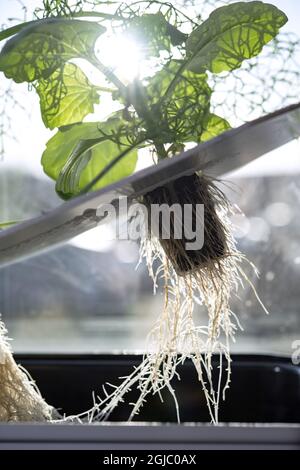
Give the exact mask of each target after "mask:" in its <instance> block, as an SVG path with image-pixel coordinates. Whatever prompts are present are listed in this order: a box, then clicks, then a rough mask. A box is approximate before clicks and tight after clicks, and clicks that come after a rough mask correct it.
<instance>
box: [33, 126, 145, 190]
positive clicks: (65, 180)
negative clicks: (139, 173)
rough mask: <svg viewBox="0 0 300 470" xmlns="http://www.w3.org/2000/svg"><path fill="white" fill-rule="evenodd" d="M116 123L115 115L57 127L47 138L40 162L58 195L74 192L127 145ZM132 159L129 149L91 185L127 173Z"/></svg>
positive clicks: (99, 185) (134, 157) (134, 156)
mask: <svg viewBox="0 0 300 470" xmlns="http://www.w3.org/2000/svg"><path fill="white" fill-rule="evenodd" d="M120 126H122V123H121V121H120V120H119V119H109V120H108V121H106V122H103V123H81V124H74V125H73V126H69V127H67V128H63V129H60V130H59V131H58V132H57V133H56V134H55V135H54V136H53V137H52V138H51V139H50V140H49V141H48V143H47V147H46V150H45V151H44V153H43V156H42V165H43V168H44V171H45V173H47V174H48V175H49V176H50V177H51V178H53V179H54V180H56V182H57V186H56V189H57V192H58V193H59V194H60V195H61V196H63V197H65V198H68V197H71V196H74V195H76V194H78V193H79V192H80V191H81V190H82V189H83V188H84V187H85V186H86V185H87V184H88V183H89V182H90V181H91V180H92V179H93V178H94V177H95V176H97V175H98V174H99V173H100V172H101V170H103V169H104V168H105V167H106V166H107V165H108V164H109V163H110V162H111V161H112V160H113V159H114V158H116V157H117V156H118V155H119V154H120V153H121V152H123V151H124V150H126V149H129V148H130V146H131V145H130V143H129V142H128V140H127V138H126V135H125V133H123V134H122V135H119V130H120ZM110 139H112V140H110ZM114 140H115V141H114ZM116 141H118V143H117V142H116ZM136 162H137V151H136V150H131V151H130V152H129V153H128V154H126V156H124V158H123V159H122V160H121V161H120V162H118V163H117V164H116V165H115V166H114V167H113V168H112V169H111V170H110V171H109V172H108V173H107V174H106V175H105V176H104V177H103V178H102V179H101V180H100V181H99V182H98V183H97V184H96V185H95V186H94V188H93V189H99V188H102V187H104V186H106V185H108V184H111V183H114V182H116V181H118V180H120V179H121V178H124V177H125V176H129V175H130V174H131V173H132V172H133V171H134V169H135V166H136Z"/></svg>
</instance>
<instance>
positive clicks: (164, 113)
mask: <svg viewBox="0 0 300 470" xmlns="http://www.w3.org/2000/svg"><path fill="white" fill-rule="evenodd" d="M85 3H86V2H84V1H77V2H73V3H72V4H71V3H70V2H68V0H61V1H57V0H44V2H43V9H42V11H41V10H39V14H41V13H42V16H44V17H45V18H46V19H42V20H37V21H33V22H29V23H27V24H26V23H25V24H24V23H22V24H21V25H17V26H15V27H13V28H9V29H8V30H5V31H2V32H1V33H0V40H1V39H5V38H8V37H10V36H11V35H14V36H13V37H12V38H11V39H9V40H8V41H7V42H6V44H5V45H4V47H3V49H2V51H1V53H0V70H1V71H3V72H4V74H5V75H6V77H8V78H12V79H13V80H14V81H15V82H17V83H19V82H23V81H26V82H33V86H34V88H35V89H36V90H37V92H38V95H39V97H40V104H41V114H42V119H43V121H44V124H45V126H46V127H48V128H50V129H54V128H56V127H57V128H58V129H59V130H58V131H57V133H56V134H55V135H54V136H53V137H52V138H51V139H50V140H49V142H48V143H47V146H46V150H45V151H44V153H43V156H42V165H43V168H44V171H45V172H46V173H47V174H48V175H49V176H50V177H51V178H53V179H54V180H55V181H56V190H57V192H58V194H59V195H61V196H62V197H64V198H69V197H71V196H74V195H78V194H79V193H81V192H84V191H86V190H91V189H99V188H102V187H104V186H106V185H107V184H111V183H113V182H115V181H117V180H119V179H121V178H123V177H125V176H128V175H130V174H131V173H132V172H133V171H134V169H135V166H136V160H137V149H138V148H139V147H141V146H142V147H145V146H152V147H153V148H154V150H155V152H156V156H157V159H160V158H166V157H169V156H172V155H174V154H175V153H177V152H178V151H180V150H182V149H183V148H184V146H185V145H186V143H187V142H195V143H197V142H204V141H206V140H208V139H211V138H214V137H216V136H217V135H219V134H220V133H222V132H224V131H226V130H228V129H229V128H230V125H229V123H228V121H226V120H225V119H223V118H222V117H220V116H218V115H216V114H214V113H213V111H212V106H211V96H212V92H213V89H212V87H211V85H209V84H208V76H207V72H212V73H214V74H216V73H219V72H222V71H232V70H234V69H237V68H238V67H240V65H241V64H242V63H243V61H244V60H245V59H250V58H252V57H255V56H256V55H257V54H259V53H260V51H261V50H262V48H263V46H264V45H265V44H267V43H268V42H269V41H271V39H273V38H274V37H275V36H276V35H277V33H278V31H279V29H280V27H281V26H282V25H284V23H285V22H286V21H287V18H286V16H285V15H284V13H282V12H281V11H280V10H278V9H277V8H276V7H275V6H273V5H270V4H267V3H262V2H259V1H253V2H238V3H233V4H230V5H227V6H223V7H221V8H218V9H217V10H215V11H214V12H213V13H212V14H211V15H210V16H209V18H208V19H207V20H206V21H204V22H201V23H200V25H199V24H198V22H199V17H197V18H196V19H195V20H193V19H190V18H189V17H187V16H186V15H184V14H182V13H181V12H179V10H178V9H177V8H175V6H174V5H172V4H170V3H169V2H164V1H154V2H146V1H144V0H140V1H139V0H138V1H137V2H134V3H132V4H130V5H126V4H122V5H123V6H122V5H121V6H120V5H119V6H118V8H117V10H116V12H115V13H114V14H106V13H105V12H100V11H99V10H97V11H96V10H91V11H88V12H85V11H83V10H82V7H83V5H84V4H85ZM147 5H148V7H149V6H150V5H151V7H153V5H157V11H156V12H153V9H151V10H149V11H148V9H147ZM74 16H76V17H80V16H82V17H87V16H89V17H93V16H94V17H95V18H94V19H97V21H93V22H91V21H86V20H78V19H74ZM100 21H101V25H100V24H99V22H100ZM105 21H107V22H108V23H109V28H110V27H111V26H112V27H113V28H112V29H114V27H115V22H116V21H117V22H118V25H119V26H120V29H121V31H123V33H124V34H125V35H127V36H128V37H130V38H132V39H134V40H136V41H138V43H139V46H140V49H142V51H143V53H144V54H143V55H144V57H145V58H146V59H151V60H153V58H154V60H156V62H157V63H159V67H157V65H158V64H157V63H156V69H155V70H156V73H155V74H154V75H153V76H151V77H145V76H141V77H140V76H139V77H137V78H136V79H135V80H134V81H133V82H132V83H130V84H129V85H127V86H125V84H123V83H122V82H121V81H120V79H119V77H118V76H116V75H115V73H114V71H113V70H111V69H109V68H108V67H106V65H105V64H102V63H101V62H100V61H99V59H98V58H97V57H96V55H95V51H94V48H95V42H96V39H97V38H98V37H99V36H100V35H101V34H103V33H104V32H105V27H103V26H102V23H103V22H105ZM183 24H185V27H186V25H189V28H190V30H192V32H191V33H190V35H187V34H185V33H184V32H182V31H181V30H180V26H181V25H183ZM118 31H119V30H118ZM161 52H163V54H161ZM128 54H130V51H128ZM78 58H83V59H86V60H88V61H89V62H90V63H91V64H92V65H93V66H95V67H97V68H98V71H100V72H101V73H102V74H104V76H105V78H106V80H107V81H108V82H109V83H110V85H112V88H109V89H107V90H106V91H109V92H111V93H112V98H113V99H116V100H118V101H119V103H120V105H121V106H122V109H121V110H120V111H119V112H118V113H115V115H114V117H112V118H110V119H108V120H107V121H106V122H102V123H94V122H91V123H88V122H85V123H83V122H82V121H83V120H84V118H85V117H86V116H87V115H88V114H89V113H92V112H93V111H94V105H95V104H96V103H98V102H99V94H101V89H102V88H101V87H96V86H94V85H93V84H92V83H90V81H89V80H88V78H87V77H86V76H85V74H84V73H83V72H82V70H81V69H80V68H79V67H78V66H77V65H74V64H73V63H71V62H70V61H72V60H73V59H78ZM231 73H232V72H231ZM211 83H213V80H212V79H211V80H210V84H211ZM102 90H103V89H102ZM100 99H101V96H100Z"/></svg>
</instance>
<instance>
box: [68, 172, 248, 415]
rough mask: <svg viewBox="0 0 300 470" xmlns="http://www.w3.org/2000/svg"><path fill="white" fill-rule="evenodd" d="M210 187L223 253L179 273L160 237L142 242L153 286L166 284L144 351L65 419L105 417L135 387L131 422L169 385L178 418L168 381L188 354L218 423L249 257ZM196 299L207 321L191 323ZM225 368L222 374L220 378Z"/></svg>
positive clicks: (224, 202)
mask: <svg viewBox="0 0 300 470" xmlns="http://www.w3.org/2000/svg"><path fill="white" fill-rule="evenodd" d="M206 183H207V181H206ZM209 185H210V197H213V198H214V199H213V201H214V207H215V210H216V214H217V217H218V223H219V222H220V221H221V225H222V229H223V231H224V234H225V239H226V253H225V254H224V256H223V257H220V258H219V259H217V260H210V261H209V262H208V263H206V264H204V265H202V266H199V267H197V269H194V270H191V271H189V272H188V273H186V274H185V275H178V274H177V273H176V271H175V269H174V268H173V266H172V265H171V263H170V259H169V258H168V257H167V256H166V254H165V251H164V250H163V249H162V246H161V244H160V242H159V240H157V239H155V238H154V237H153V236H146V237H145V238H144V240H142V243H141V258H145V260H146V263H147V266H148V270H149V274H150V276H151V277H152V279H153V283H154V289H155V290H156V288H157V286H158V285H159V283H160V281H161V280H163V284H164V307H163V310H162V313H161V315H160V316H159V318H158V320H157V321H156V323H155V325H154V327H153V329H152V330H151V332H150V334H149V336H148V341H147V350H146V351H147V352H146V353H145V355H144V359H143V361H142V363H141V364H140V365H139V366H138V367H137V368H135V369H134V370H133V372H132V373H131V374H130V375H129V376H128V377H126V378H125V379H124V380H123V382H122V383H121V385H119V386H118V387H116V388H113V389H111V391H110V393H109V392H108V391H107V390H106V391H105V396H104V398H103V399H101V400H99V401H98V402H96V403H94V406H93V407H92V409H91V410H89V411H88V412H87V413H83V414H82V415H79V416H76V417H69V418H68V419H70V420H74V419H77V420H79V421H80V420H86V419H87V420H88V421H90V422H92V421H104V420H107V419H108V418H109V417H110V415H111V413H112V412H113V410H114V409H115V408H116V407H117V406H118V404H120V403H122V402H124V400H125V396H126V394H127V393H128V392H130V391H131V390H132V389H133V388H134V387H136V388H137V389H138V391H139V398H138V399H137V401H136V403H134V404H133V407H132V411H131V414H130V416H129V420H132V419H133V418H134V417H135V416H136V415H138V413H139V411H140V409H141V408H142V406H143V405H144V403H145V401H146V399H147V397H148V396H149V395H153V394H158V395H159V396H160V397H161V391H162V390H163V389H168V390H169V392H170V394H171V396H172V398H173V400H174V403H175V409H176V414H177V420H178V422H180V412H179V404H178V402H177V398H176V392H175V390H174V387H173V385H172V379H173V378H174V377H177V378H178V372H177V367H178V365H180V364H182V363H184V361H185V360H186V359H187V358H189V359H190V360H191V361H192V363H193V365H194V367H195V369H196V372H197V376H198V381H199V384H200V386H201V388H202V391H203V393H204V396H205V399H206V402H207V407H208V411H209V415H210V419H211V422H212V423H215V424H217V423H218V421H219V407H220V401H221V400H224V399H225V392H226V390H227V389H228V388H229V385H230V379H231V358H230V344H231V342H232V341H233V340H234V335H235V332H236V330H237V329H239V328H240V324H239V321H238V318H237V316H236V315H235V314H234V313H233V312H232V311H231V309H230V305H229V301H230V297H231V295H232V294H234V293H235V294H236V293H237V290H238V288H239V287H240V286H242V285H243V284H242V281H243V280H244V281H245V280H246V281H248V282H249V280H248V278H247V276H246V274H245V273H244V271H243V269H242V267H241V265H242V263H243V261H247V260H246V258H245V256H244V255H243V254H241V253H240V252H239V251H238V250H237V248H236V246H235V242H234V239H233V236H232V234H231V226H230V222H229V213H230V210H231V209H230V206H229V204H228V202H227V199H226V197H225V196H224V195H223V193H222V192H220V191H219V190H218V189H217V188H216V187H215V185H214V184H213V183H212V182H209ZM154 266H156V269H155V268H154ZM157 266H158V267H157ZM250 285H251V284H250ZM251 286H252V288H253V289H254V287H253V285H251ZM199 303H200V304H202V305H203V306H205V307H206V310H207V315H208V321H207V325H197V324H196V323H195V319H194V308H195V305H196V304H199ZM215 356H216V357H219V365H218V366H215V365H214V364H215V360H214V361H213V357H215ZM224 361H225V362H224ZM224 371H225V377H223V378H222V372H224ZM161 399H162V398H161Z"/></svg>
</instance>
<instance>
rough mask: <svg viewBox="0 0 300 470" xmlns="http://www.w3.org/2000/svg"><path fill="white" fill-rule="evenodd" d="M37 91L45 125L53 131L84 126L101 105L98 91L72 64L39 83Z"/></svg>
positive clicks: (66, 65)
mask: <svg viewBox="0 0 300 470" xmlns="http://www.w3.org/2000/svg"><path fill="white" fill-rule="evenodd" d="M36 90H37V92H38V94H39V97H40V105H41V113H42V118H43V121H44V124H45V126H46V127H49V128H50V129H54V128H55V127H61V126H66V125H68V124H74V123H76V122H81V121H82V120H83V118H84V117H85V116H87V114H89V113H92V112H93V111H94V104H96V103H99V95H98V93H97V88H96V87H95V86H94V85H92V84H91V83H90V81H89V80H88V78H87V77H86V75H85V74H84V73H83V72H82V70H81V69H80V68H79V67H77V66H76V65H74V64H70V63H67V64H65V65H64V66H63V68H62V70H61V69H57V70H56V71H55V72H53V74H52V75H50V77H49V78H48V79H47V80H43V79H41V80H39V82H38V85H37V86H36Z"/></svg>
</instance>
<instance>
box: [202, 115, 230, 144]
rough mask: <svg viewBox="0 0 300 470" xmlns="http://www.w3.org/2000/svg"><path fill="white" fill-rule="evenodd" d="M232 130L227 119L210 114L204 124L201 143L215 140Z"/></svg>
mask: <svg viewBox="0 0 300 470" xmlns="http://www.w3.org/2000/svg"><path fill="white" fill-rule="evenodd" d="M229 129H231V126H230V124H229V122H228V121H226V119H223V118H221V117H220V116H217V115H216V114H213V113H209V114H208V116H207V117H206V119H205V120H204V122H203V132H202V134H201V136H200V140H201V142H205V141H206V140H210V139H213V138H214V137H217V136H218V135H220V134H222V133H223V132H225V131H228V130H229Z"/></svg>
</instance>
